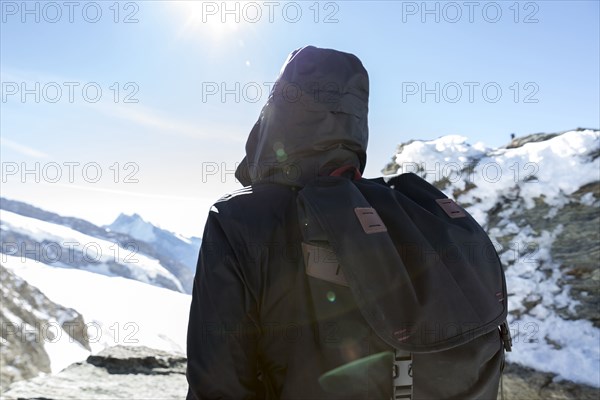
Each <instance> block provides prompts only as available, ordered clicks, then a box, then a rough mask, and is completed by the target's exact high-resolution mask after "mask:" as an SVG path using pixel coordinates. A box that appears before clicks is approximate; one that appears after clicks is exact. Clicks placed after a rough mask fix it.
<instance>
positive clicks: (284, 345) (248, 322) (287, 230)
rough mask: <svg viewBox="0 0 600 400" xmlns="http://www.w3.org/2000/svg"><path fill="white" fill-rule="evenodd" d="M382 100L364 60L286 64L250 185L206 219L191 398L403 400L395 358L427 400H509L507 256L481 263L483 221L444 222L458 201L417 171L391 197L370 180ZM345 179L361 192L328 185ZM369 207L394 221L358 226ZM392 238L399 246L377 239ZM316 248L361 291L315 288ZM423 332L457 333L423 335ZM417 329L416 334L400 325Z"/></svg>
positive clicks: (256, 130)
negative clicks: (501, 399) (403, 357)
mask: <svg viewBox="0 0 600 400" xmlns="http://www.w3.org/2000/svg"><path fill="white" fill-rule="evenodd" d="M368 93H369V90H368V76H367V72H366V71H365V69H364V67H363V66H362V64H361V62H360V61H359V60H358V58H356V57H355V56H353V55H352V54H348V53H343V52H339V51H335V50H328V49H319V48H315V47H312V46H309V47H304V48H302V49H299V50H297V51H295V52H293V53H292V54H291V55H290V56H289V58H288V60H287V61H286V63H285V65H284V67H283V69H282V71H281V73H280V76H279V78H278V79H277V83H276V84H275V86H274V88H273V90H272V93H271V94H270V96H269V100H268V101H267V104H266V105H265V106H264V107H263V109H262V111H261V115H260V117H259V120H258V122H257V123H256V124H255V125H254V127H253V129H252V131H251V132H250V136H249V138H248V142H247V144H246V157H245V158H244V160H243V162H242V163H241V164H240V166H239V168H238V169H237V171H236V177H237V178H238V179H239V181H240V182H242V184H243V185H244V188H242V189H240V190H238V191H236V192H234V193H231V194H229V195H226V196H224V197H223V198H221V199H220V200H219V201H217V202H216V203H215V204H214V206H213V207H212V208H211V211H210V213H209V216H208V219H207V222H206V226H205V231H204V235H203V241H202V248H201V250H200V256H199V259H198V266H197V271H196V276H195V280H194V289H193V296H192V304H191V310H190V318H189V327H188V348H187V355H188V368H187V379H188V383H189V391H188V400H199V399H302V400H309V399H376V400H382V399H389V398H391V396H392V385H393V383H392V373H391V372H392V360H391V357H392V354H393V353H392V351H391V350H393V348H396V349H398V350H406V351H408V352H412V356H411V357H412V359H411V363H412V364H411V365H412V367H413V368H414V370H415V371H417V372H416V373H415V374H414V378H413V385H412V389H411V390H412V393H413V397H412V398H414V399H440V398H456V399H495V398H496V395H497V389H498V382H499V377H500V371H501V367H502V365H503V354H504V353H503V350H502V341H501V339H500V334H499V333H498V331H497V329H496V328H497V326H498V324H500V323H501V321H502V320H503V319H505V318H506V311H507V303H506V297H507V296H506V285H505V281H504V275H503V272H502V268H501V265H500V262H499V260H498V257H497V255H495V256H494V257H491V260H490V257H485V254H483V253H482V254H480V252H473V251H472V249H473V245H476V246H475V247H476V248H478V249H481V248H489V246H491V242H490V241H489V239H488V238H487V235H486V234H485V232H484V231H483V230H482V229H481V227H479V226H478V225H477V223H476V221H475V220H473V219H472V217H470V216H467V215H464V216H463V217H464V218H463V217H461V218H452V216H451V215H448V214H446V213H447V212H448V211H444V210H443V209H442V208H440V207H439V206H438V204H437V201H438V200H444V197H445V196H444V195H443V194H442V193H441V192H439V191H438V190H437V189H435V188H434V187H433V186H431V185H429V184H427V183H426V182H424V181H423V182H422V183H423V184H424V185H425V186H423V185H422V184H421V183H419V181H418V180H416V181H415V179H416V178H415V176H413V177H411V176H410V174H405V175H409V176H405V175H401V176H399V177H397V178H395V180H392V181H390V182H388V184H390V183H391V184H393V186H394V188H395V189H391V188H388V187H387V186H386V185H385V184H381V183H377V182H372V181H370V180H366V179H356V178H357V177H358V175H359V174H358V172H356V171H360V172H361V173H362V171H363V170H364V167H365V162H366V147H367V139H368V129H367V111H368V107H367V104H368ZM342 167H349V168H350V170H349V174H350V175H353V176H352V177H353V178H355V179H354V180H353V181H351V180H350V179H344V178H340V177H329V176H328V175H331V174H332V172H336V173H337V172H338V171H340V169H343V168H342ZM353 170H354V171H353ZM351 182H352V183H351ZM394 182H396V183H394ZM411 182H413V183H415V185H416V186H412V187H411V186H410V185H412V183H411ZM419 185H421V186H419ZM396 186H398V187H396ZM323 188H325V189H324V190H323V191H321V189H323ZM339 188H342V189H343V188H345V189H343V190H342V191H340V192H338V191H336V190H338V189H339ZM332 190H333V191H332ZM431 191H433V192H435V193H434V197H431V195H430V192H431ZM332 193H334V194H335V196H333V195H332ZM356 193H358V194H359V195H360V196H358V197H355V195H356ZM363 195H364V196H363ZM357 199H358V200H357ZM434 199H436V200H434ZM355 200H356V202H355ZM313 201H314V202H313ZM428 202H429V203H428ZM367 203H368V204H367ZM302 205H304V206H305V207H304V208H303V206H302ZM316 205H318V206H319V207H317V208H315V207H313V206H316ZM326 205H327V207H326V208H320V207H324V206H326ZM367 206H368V207H367ZM311 207H313V208H311ZM365 207H367V208H365ZM369 207H372V208H369ZM302 210H304V211H305V212H306V213H304V214H303V213H302ZM311 210H312V211H311ZM314 210H317V211H315V212H313V211H314ZM321 210H325V211H324V212H321ZM359 210H363V211H364V210H366V211H369V210H372V211H375V210H376V211H377V212H378V213H379V214H380V215H381V219H382V221H383V222H385V224H383V223H381V224H379V225H378V223H373V224H371V223H370V222H369V223H368V224H366V225H363V226H362V228H360V226H361V225H362V224H363V222H364V221H363V222H361V223H360V224H359V223H358V222H357V221H358V220H359V219H360V216H359V217H358V219H353V218H357V215H358V214H357V215H354V212H355V211H359ZM404 210H406V211H404ZM411 210H412V211H411ZM462 211H464V210H462ZM371 214H373V213H371ZM409 214H411V215H412V217H411V216H409ZM365 215H366V214H365ZM300 216H301V217H300ZM313 217H315V218H313ZM369 218H371V219H369ZM413 218H414V221H413ZM316 220H320V221H332V222H331V223H329V222H327V223H326V224H325V225H323V224H314V221H316ZM366 220H369V221H372V222H377V220H373V219H372V216H371V217H365V221H366ZM450 220H452V221H453V222H450ZM383 225H385V227H387V228H386V230H387V231H389V234H387V233H386V234H383V233H381V231H378V230H377V229H375V228H377V227H381V226H383ZM316 226H321V227H324V226H327V229H328V232H329V233H328V234H327V235H326V236H322V235H321V232H320V231H319V230H313V229H315V228H314V227H316ZM332 227H335V228H336V230H335V232H334V231H332V230H331V228H332ZM373 227H375V228H373ZM356 229H359V230H362V229H364V232H363V235H362V236H360V235H358V234H356ZM372 229H374V230H372ZM375 232H379V233H380V234H381V236H376V235H375V234H374V235H371V233H375ZM307 237H308V239H309V240H308V242H310V243H306V239H307ZM425 237H427V240H426V241H424V242H423V241H420V242H416V240H417V238H425ZM386 238H387V239H386ZM391 238H394V239H397V242H392V239H391ZM432 238H433V239H434V240H433V241H431V240H430V239H432ZM313 239H314V243H317V244H322V243H323V242H327V243H330V244H331V248H335V249H336V251H335V253H334V258H335V257H336V256H337V260H336V261H335V262H336V263H335V264H334V266H337V267H338V269H339V268H341V267H339V265H340V264H341V265H343V268H344V270H343V271H342V272H343V273H344V275H345V276H346V277H347V278H348V282H350V283H351V284H350V285H349V287H346V286H343V285H336V284H331V286H328V285H327V283H326V282H324V281H323V280H320V279H315V277H314V276H310V277H309V276H308V275H307V274H308V273H309V271H308V270H309V266H308V264H310V262H311V261H307V268H306V269H305V259H306V260H311V256H307V257H304V255H303V244H302V242H303V241H304V242H305V243H304V248H306V245H307V244H309V245H310V244H311V243H312V244H314V243H313ZM323 239H324V240H323ZM331 239H334V240H335V243H333V242H332V240H331ZM423 240H424V239H423ZM436 242H439V243H440V244H443V245H449V246H450V247H448V249H463V250H466V252H464V253H456V252H454V251H442V252H441V253H439V252H438V253H437V254H438V255H440V257H441V258H440V257H421V256H422V255H423V254H421V252H420V251H417V250H419V249H421V247H419V246H416V247H413V246H412V244H413V243H415V244H424V245H425V247H423V249H424V250H430V251H429V252H428V253H427V254H430V255H431V254H432V251H433V250H434V249H435V248H436V247H439V246H437V245H436V246H434V244H435V243H436ZM455 242H456V243H458V244H459V245H461V243H462V245H461V246H455V244H454V243H455ZM385 243H388V246H387V247H386V246H384V245H385ZM396 245H398V247H394V246H396ZM431 246H433V247H431ZM486 246H488V247H486ZM317 247H318V248H319V246H317ZM491 248H493V246H492V247H491ZM380 250H381V251H380ZM438 250H439V249H438ZM441 250H445V249H444V248H442V249H441ZM313 254H314V252H313ZM325 254H326V253H325ZM401 254H402V256H403V257H402V259H401V260H400V259H398V258H399V257H400V255H401ZM319 257H320V256H319V255H318V254H317V258H319ZM338 260H339V264H338ZM471 261H472V262H471ZM405 264H406V265H405ZM403 273H404V275H402V274H403ZM336 276H337V271H336ZM357 302H359V303H360V307H361V311H359V310H358V307H357ZM429 317H431V318H429ZM461 318H462V319H461ZM365 319H368V320H369V323H368V324H367V323H366V322H365ZM420 320H423V321H433V322H436V321H437V322H444V323H445V325H443V326H442V327H443V328H444V329H439V328H440V326H438V325H434V326H433V329H431V326H428V327H427V328H428V329H427V330H422V331H421V334H415V332H417V331H415V332H413V328H414V327H418V326H420V325H415V324H413V323H412V322H415V321H420ZM404 322H410V324H408V325H406V326H407V327H409V328H410V331H408V328H407V329H397V328H395V327H396V326H398V324H397V323H400V324H404ZM473 323H475V324H474V325H473ZM463 326H464V327H465V330H464V332H463V331H462V329H463ZM371 327H375V329H377V334H375V333H374V332H373V329H372V328H371ZM446 327H448V329H445V328H446ZM457 327H458V328H460V330H461V331H460V332H457V331H456V330H455V328H456V329H458V328H457ZM388 328H391V329H388ZM407 331H408V333H406V332H407ZM386 332H387V333H388V334H386ZM389 333H393V334H391V335H390V334H389ZM457 333H458V334H457ZM384 341H385V342H384ZM425 342H427V343H426V344H427V346H425V347H423V346H422V345H421V344H423V343H425ZM392 346H393V347H392ZM386 357H388V358H386ZM396 386H397V387H400V388H402V387H403V386H402V385H400V386H398V385H396ZM405 386H406V385H405ZM405 386H404V387H405ZM409 387H410V386H409Z"/></svg>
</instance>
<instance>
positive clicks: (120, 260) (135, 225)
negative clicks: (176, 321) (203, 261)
mask: <svg viewBox="0 0 600 400" xmlns="http://www.w3.org/2000/svg"><path fill="white" fill-rule="evenodd" d="M0 230H1V232H2V237H1V238H0V252H1V253H3V254H8V255H18V256H22V257H28V258H33V259H35V260H38V261H41V262H44V263H46V264H49V265H53V266H56V267H66V268H78V269H83V270H87V271H92V272H96V273H101V274H105V275H109V276H122V277H125V278H130V279H135V280H139V281H141V282H144V283H150V284H152V285H156V286H160V287H165V288H167V289H171V290H176V291H180V292H184V293H190V292H191V286H192V281H193V273H194V270H195V265H196V258H197V257H198V251H199V249H200V239H198V238H191V239H187V238H184V237H181V236H179V235H177V234H174V233H171V232H168V231H165V230H163V229H160V228H157V227H155V226H153V225H151V224H150V223H148V222H145V221H144V220H143V219H141V217H139V216H133V217H127V216H124V215H121V216H119V217H118V218H117V219H116V220H115V222H114V223H113V224H112V225H110V226H109V227H99V226H96V225H94V224H92V223H90V222H88V221H85V220H82V219H79V218H73V217H63V216H60V215H58V214H54V213H50V212H47V211H44V210H41V209H39V208H36V207H33V206H31V205H29V204H26V203H23V202H18V201H13V200H8V199H4V198H0ZM194 254H195V255H194Z"/></svg>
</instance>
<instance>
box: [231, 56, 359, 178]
mask: <svg viewBox="0 0 600 400" xmlns="http://www.w3.org/2000/svg"><path fill="white" fill-rule="evenodd" d="M368 99H369V77H368V74H367V71H366V70H365V68H364V67H363V65H362V63H361V62H360V60H359V59H358V57H356V56H355V55H353V54H349V53H343V52H340V51H337V50H331V49H321V48H317V47H314V46H306V47H303V48H300V49H298V50H295V51H294V52H292V53H291V54H290V55H289V56H288V58H287V60H286V61H285V63H284V65H283V67H282V69H281V72H280V74H279V77H278V78H277V80H276V82H275V84H274V86H273V89H272V90H271V93H270V94H269V98H268V100H267V103H266V104H265V106H264V107H263V108H262V111H261V113H260V117H259V118H258V121H257V122H256V124H255V125H254V127H253V128H252V130H251V132H250V135H249V137H248V141H247V142H246V156H245V157H244V159H243V160H242V162H241V164H240V165H239V166H238V168H237V170H236V173H235V176H236V178H237V179H238V180H239V181H240V182H241V183H242V184H243V185H244V186H248V185H251V184H253V183H259V182H271V183H280V184H286V185H292V186H304V185H305V184H306V183H307V182H309V181H310V180H312V179H314V178H315V177H317V176H318V175H327V174H329V173H330V172H331V171H333V170H334V169H336V168H338V167H341V166H345V165H351V166H354V167H356V168H357V169H359V170H360V172H361V173H362V172H363V171H364V168H365V164H366V158H367V155H366V149H367V142H368V136H369V132H368V124H367V114H368Z"/></svg>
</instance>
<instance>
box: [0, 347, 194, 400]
mask: <svg viewBox="0 0 600 400" xmlns="http://www.w3.org/2000/svg"><path fill="white" fill-rule="evenodd" d="M186 392H187V382H186V379H185V358H184V357H183V355H177V354H171V353H167V352H163V351H159V350H154V349H150V348H147V347H125V346H116V347H111V348H108V349H106V350H104V351H102V352H100V353H99V354H96V355H93V356H90V357H88V359H87V360H86V361H85V362H81V363H76V364H73V365H71V366H69V367H68V368H66V369H64V370H63V371H61V372H60V373H58V374H56V375H53V376H45V377H38V378H34V379H31V380H29V381H26V382H16V383H14V384H13V385H12V386H11V387H10V388H9V390H8V391H7V392H5V393H3V395H2V398H3V399H6V400H16V399H42V398H43V399H45V400H68V399H73V400H75V399H77V400H83V399H90V400H91V399H94V400H101V399H161V400H168V399H173V400H175V399H177V400H180V399H183V398H185V395H186Z"/></svg>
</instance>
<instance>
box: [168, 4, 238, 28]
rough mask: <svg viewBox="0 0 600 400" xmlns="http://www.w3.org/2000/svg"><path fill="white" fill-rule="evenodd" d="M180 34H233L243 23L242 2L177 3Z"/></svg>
mask: <svg viewBox="0 0 600 400" xmlns="http://www.w3.org/2000/svg"><path fill="white" fill-rule="evenodd" d="M174 4H176V7H177V8H178V9H179V10H178V11H179V15H180V18H181V32H180V33H181V34H182V35H189V34H208V35H211V36H213V37H219V36H224V35H230V34H235V33H237V32H238V31H239V29H240V28H241V26H243V24H244V23H245V18H244V17H245V15H244V8H243V3H242V2H231V3H229V4H227V2H210V1H177V2H175V3H174Z"/></svg>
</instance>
